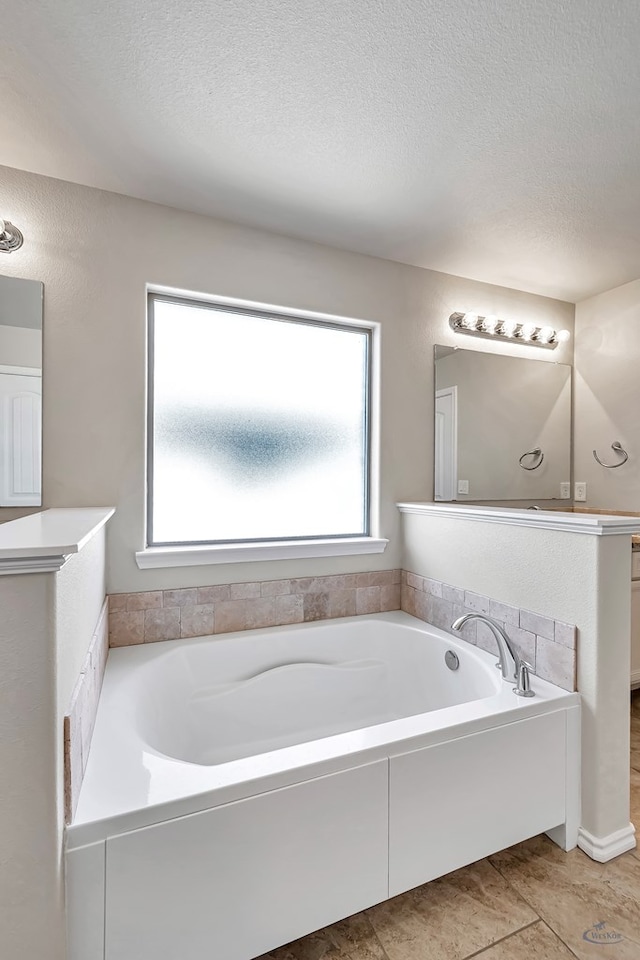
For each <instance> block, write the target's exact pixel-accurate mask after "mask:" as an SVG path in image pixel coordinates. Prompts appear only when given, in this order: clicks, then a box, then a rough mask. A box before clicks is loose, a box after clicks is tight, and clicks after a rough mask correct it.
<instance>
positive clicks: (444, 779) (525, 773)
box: [389, 711, 566, 897]
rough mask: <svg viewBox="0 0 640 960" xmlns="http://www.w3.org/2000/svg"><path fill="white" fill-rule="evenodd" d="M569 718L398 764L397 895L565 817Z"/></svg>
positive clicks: (536, 722)
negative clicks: (566, 746)
mask: <svg viewBox="0 0 640 960" xmlns="http://www.w3.org/2000/svg"><path fill="white" fill-rule="evenodd" d="M565 742H566V728H565V713H564V711H559V712H557V713H552V714H545V715H543V716H540V717H534V718H531V719H529V720H522V721H519V722H517V723H511V724H508V725H506V726H503V727H497V728H495V729H493V730H489V731H485V732H484V733H479V734H475V735H473V736H470V737H463V738H461V739H460V740H454V741H453V742H451V743H446V744H442V745H440V746H435V747H428V748H426V749H424V750H418V751H416V752H414V753H407V754H404V755H403V756H400V757H394V758H392V759H391V761H390V791H389V815H390V824H389V856H390V861H389V896H390V897H394V896H396V895H397V894H399V893H402V892H403V891H404V890H409V889H411V888H412V887H416V886H418V885H419V884H421V883H426V882H427V881H428V880H432V879H434V877H440V876H442V875H443V874H445V873H449V872H450V871H451V870H456V869H458V867H461V866H463V865H464V864H467V863H473V862H474V861H475V860H479V859H481V858H482V857H485V856H487V855H488V854H490V853H495V852H496V851H497V850H501V849H504V848H505V847H509V846H511V845H512V844H514V843H517V842H519V841H520V840H524V839H525V838H526V837H532V836H534V835H535V834H537V833H542V832H543V831H544V830H548V829H549V828H551V827H554V826H557V825H558V824H561V823H563V822H564V820H565Z"/></svg>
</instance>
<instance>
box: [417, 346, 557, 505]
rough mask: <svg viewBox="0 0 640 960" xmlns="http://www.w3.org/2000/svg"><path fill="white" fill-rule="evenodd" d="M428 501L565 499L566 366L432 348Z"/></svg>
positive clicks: (447, 348)
mask: <svg viewBox="0 0 640 960" xmlns="http://www.w3.org/2000/svg"><path fill="white" fill-rule="evenodd" d="M434 463H435V499H436V500H457V501H463V502H464V501H485V500H535V501H538V500H559V499H565V498H568V497H569V495H570V486H569V482H570V479H571V477H570V468H571V367H570V366H568V365H567V364H563V363H551V362H548V361H545V360H533V359H531V360H529V359H520V358H517V357H508V356H504V355H500V354H493V353H484V352H480V351H476V350H460V349H457V348H456V347H443V346H436V348H435V452H434Z"/></svg>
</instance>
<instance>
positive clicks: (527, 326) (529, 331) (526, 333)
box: [520, 323, 536, 340]
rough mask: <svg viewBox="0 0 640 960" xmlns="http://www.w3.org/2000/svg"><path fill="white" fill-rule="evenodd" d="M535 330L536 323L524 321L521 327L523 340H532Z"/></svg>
mask: <svg viewBox="0 0 640 960" xmlns="http://www.w3.org/2000/svg"><path fill="white" fill-rule="evenodd" d="M535 332H536V326H535V324H534V323H523V324H522V327H521V329H520V335H521V336H522V339H523V340H531V338H532V336H533V335H534V333H535Z"/></svg>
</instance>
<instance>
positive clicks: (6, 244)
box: [0, 220, 24, 253]
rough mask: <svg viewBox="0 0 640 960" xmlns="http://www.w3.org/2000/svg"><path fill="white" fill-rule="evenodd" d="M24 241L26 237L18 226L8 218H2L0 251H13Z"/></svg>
mask: <svg viewBox="0 0 640 960" xmlns="http://www.w3.org/2000/svg"><path fill="white" fill-rule="evenodd" d="M23 243H24V237H23V236H22V234H21V233H20V231H19V230H18V228H17V227H14V225H13V224H12V223H9V221H8V220H0V251H2V253H12V252H13V251H14V250H19V249H20V247H21V246H22V244H23Z"/></svg>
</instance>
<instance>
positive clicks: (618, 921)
mask: <svg viewBox="0 0 640 960" xmlns="http://www.w3.org/2000/svg"><path fill="white" fill-rule="evenodd" d="M490 860H491V863H492V864H494V866H496V867H497V868H498V869H499V870H500V872H501V873H502V875H503V876H504V877H505V878H506V879H507V880H508V881H509V883H511V884H512V885H513V886H514V887H515V889H516V890H518V891H519V893H521V894H522V896H523V897H524V898H525V899H526V900H527V902H528V903H530V904H531V906H532V907H533V908H534V909H535V910H537V912H538V913H539V914H540V916H541V917H542V919H543V920H545V921H546V923H547V924H548V925H549V926H550V927H551V929H552V930H553V931H554V932H555V933H556V934H557V935H558V936H559V937H560V938H561V939H562V940H563V941H564V942H565V944H567V946H569V947H570V948H571V950H573V952H574V953H575V955H576V956H577V957H579V958H580V960H589V958H593V957H601V956H602V954H603V950H604V949H606V955H607V957H608V958H610V960H638V958H639V957H640V902H639V901H640V869H639V868H638V861H637V859H636V858H635V857H634V856H632V855H631V854H625V855H623V856H622V857H618V858H617V859H616V860H612V861H610V862H609V863H595V862H594V861H593V860H590V859H589V858H588V857H587V856H586V855H585V854H584V853H582V851H581V850H577V849H576V850H572V851H571V852H570V853H564V852H563V851H562V850H560V848H559V847H556V846H555V844H552V843H551V841H550V840H548V839H547V838H546V837H535V838H534V839H533V840H527V841H526V842H525V843H521V844H519V845H518V846H516V847H512V848H511V849H510V850H505V851H503V852H502V853H498V854H496V855H495V856H493V857H491V858H490ZM597 923H605V924H606V928H604V929H606V931H608V932H612V933H614V932H615V933H618V934H620V935H622V936H623V937H624V940H622V941H621V942H619V943H607V944H606V948H605V947H603V946H602V945H601V944H592V943H588V942H587V941H586V940H585V939H584V937H583V935H584V933H585V932H586V931H588V930H591V929H592V928H593V926H594V924H597Z"/></svg>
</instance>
